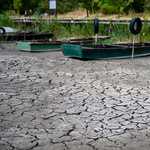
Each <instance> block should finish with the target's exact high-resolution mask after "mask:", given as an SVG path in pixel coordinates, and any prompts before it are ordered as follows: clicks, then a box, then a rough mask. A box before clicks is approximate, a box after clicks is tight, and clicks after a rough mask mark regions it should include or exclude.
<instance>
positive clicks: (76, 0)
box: [0, 0, 150, 16]
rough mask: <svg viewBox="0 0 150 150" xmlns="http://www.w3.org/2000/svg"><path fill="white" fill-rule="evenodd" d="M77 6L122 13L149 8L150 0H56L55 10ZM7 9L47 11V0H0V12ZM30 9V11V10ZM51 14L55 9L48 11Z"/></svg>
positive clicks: (61, 10)
mask: <svg viewBox="0 0 150 150" xmlns="http://www.w3.org/2000/svg"><path fill="white" fill-rule="evenodd" d="M78 7H82V8H84V9H86V12H87V16H88V12H90V13H95V14H96V13H97V12H99V11H100V12H102V13H105V14H122V13H124V12H126V13H128V12H129V11H133V12H138V13H139V12H143V11H144V10H150V0H113V1H112V0H57V12H58V13H59V14H64V13H67V12H69V11H72V10H75V9H77V8H78ZM7 10H15V11H16V12H17V13H18V15H24V14H25V11H27V14H31V12H32V14H36V13H37V14H43V13H48V12H49V11H48V0H0V14H1V13H2V12H4V11H7ZM30 10H32V11H30ZM50 12H51V13H52V14H54V13H55V10H51V11H50Z"/></svg>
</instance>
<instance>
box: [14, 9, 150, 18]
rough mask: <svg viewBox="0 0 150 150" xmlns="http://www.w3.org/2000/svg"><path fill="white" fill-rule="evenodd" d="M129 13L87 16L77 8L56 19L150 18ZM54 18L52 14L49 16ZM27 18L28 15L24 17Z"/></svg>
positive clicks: (142, 14)
mask: <svg viewBox="0 0 150 150" xmlns="http://www.w3.org/2000/svg"><path fill="white" fill-rule="evenodd" d="M129 14H130V15H121V16H120V18H119V19H118V15H104V14H102V13H96V14H89V17H88V18H87V14H86V10H85V9H81V8H80V9H78V10H75V11H73V12H69V13H66V14H63V15H62V14H58V15H57V19H94V18H98V19H99V20H116V19H117V20H131V19H132V18H133V17H139V18H141V20H143V19H144V18H143V17H145V18H147V19H148V20H150V15H149V14H148V13H129ZM50 17H53V18H54V15H53V16H52V15H51V16H50ZM12 18H19V19H23V18H25V17H24V16H16V15H14V16H12ZM26 18H29V17H26ZM30 18H32V19H34V16H30ZM42 18H43V19H48V18H49V16H48V15H47V16H45V17H42Z"/></svg>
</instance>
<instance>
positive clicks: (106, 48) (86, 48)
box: [81, 42, 150, 51]
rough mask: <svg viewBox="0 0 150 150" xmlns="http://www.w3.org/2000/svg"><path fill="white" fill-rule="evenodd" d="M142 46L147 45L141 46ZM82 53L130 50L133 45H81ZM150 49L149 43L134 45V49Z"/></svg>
mask: <svg viewBox="0 0 150 150" xmlns="http://www.w3.org/2000/svg"><path fill="white" fill-rule="evenodd" d="M142 44H149V45H147V46H143V45H142ZM81 48H82V50H83V51H113V50H132V49H133V45H130V46H128V44H106V45H81ZM147 48H150V42H149V43H148V42H141V43H135V45H134V49H135V50H136V49H147Z"/></svg>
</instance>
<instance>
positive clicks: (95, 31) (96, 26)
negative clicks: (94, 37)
mask: <svg viewBox="0 0 150 150" xmlns="http://www.w3.org/2000/svg"><path fill="white" fill-rule="evenodd" d="M98 31H99V20H98V19H97V18H95V19H94V33H95V34H97V33H98Z"/></svg>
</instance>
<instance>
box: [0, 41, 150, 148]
mask: <svg viewBox="0 0 150 150" xmlns="http://www.w3.org/2000/svg"><path fill="white" fill-rule="evenodd" d="M31 149H32V150H50V149H52V150H69V149H70V150H149V149H150V56H148V57H140V58H135V59H110V60H80V59H75V58H71V57H66V56H63V54H62V52H61V51H57V52H41V53H40V52H38V53H35V52H34V53H30V52H22V51H19V50H18V48H17V45H16V44H15V43H6V44H1V45H0V150H31Z"/></svg>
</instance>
